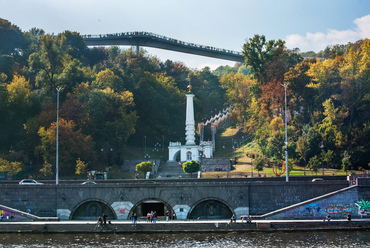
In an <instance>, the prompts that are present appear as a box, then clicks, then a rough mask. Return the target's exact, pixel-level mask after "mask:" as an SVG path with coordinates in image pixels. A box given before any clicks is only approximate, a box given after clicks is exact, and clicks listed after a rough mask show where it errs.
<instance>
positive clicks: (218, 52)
mask: <svg viewBox="0 0 370 248" xmlns="http://www.w3.org/2000/svg"><path fill="white" fill-rule="evenodd" d="M82 37H83V39H84V40H85V42H86V44H87V46H110V45H115V46H136V47H137V50H139V47H140V46H144V47H153V48H159V49H165V50H170V51H175V52H181V53H188V54H193V55H200V56H206V57H211V58H216V59H224V60H229V61H235V62H241V63H244V57H243V55H242V54H241V52H235V51H232V50H228V49H222V48H216V47H212V46H206V45H199V44H195V43H191V42H185V41H181V40H178V39H173V38H169V37H166V36H163V35H158V34H154V33H150V32H123V33H115V34H99V35H90V34H87V35H82Z"/></svg>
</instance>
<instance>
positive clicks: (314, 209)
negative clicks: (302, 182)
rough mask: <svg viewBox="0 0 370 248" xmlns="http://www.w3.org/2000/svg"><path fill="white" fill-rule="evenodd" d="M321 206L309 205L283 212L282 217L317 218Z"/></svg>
mask: <svg viewBox="0 0 370 248" xmlns="http://www.w3.org/2000/svg"><path fill="white" fill-rule="evenodd" d="M320 209H321V207H320V205H319V204H317V203H311V204H307V205H306V206H301V207H297V208H293V209H289V210H287V211H285V212H282V213H281V214H280V215H281V216H284V217H300V216H316V215H317V214H318V213H319V212H320Z"/></svg>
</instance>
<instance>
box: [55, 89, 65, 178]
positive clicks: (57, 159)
mask: <svg viewBox="0 0 370 248" xmlns="http://www.w3.org/2000/svg"><path fill="white" fill-rule="evenodd" d="M61 90H63V88H60V87H59V88H57V150H56V169H55V170H56V172H55V184H56V185H58V184H59V156H58V155H59V92H60V91H61Z"/></svg>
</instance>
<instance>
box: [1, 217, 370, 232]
mask: <svg viewBox="0 0 370 248" xmlns="http://www.w3.org/2000/svg"><path fill="white" fill-rule="evenodd" d="M318 230H321V231H323V230H325V231H335V230H370V219H354V220H352V221H347V220H346V219H333V220H331V221H330V222H328V221H323V220H256V221H253V220H252V223H246V222H245V221H244V222H242V221H241V220H237V221H236V222H235V223H234V222H233V223H230V220H187V221H178V220H175V221H168V222H167V221H157V223H149V222H146V221H138V222H137V225H136V226H133V224H132V222H131V221H128V220H113V221H111V224H105V225H104V224H103V225H99V224H98V223H97V222H95V221H37V222H13V221H9V222H7V221H1V222H0V233H181V232H188V233H192V232H197V233H200V232H203V233H205V232H207V233H209V232H215V233H219V232H224V233H225V232H273V231H289V232H291V231H318Z"/></svg>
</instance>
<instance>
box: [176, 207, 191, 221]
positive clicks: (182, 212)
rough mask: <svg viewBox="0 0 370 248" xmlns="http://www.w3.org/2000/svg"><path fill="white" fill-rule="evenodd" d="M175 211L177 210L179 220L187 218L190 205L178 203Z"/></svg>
mask: <svg viewBox="0 0 370 248" xmlns="http://www.w3.org/2000/svg"><path fill="white" fill-rule="evenodd" d="M173 211H175V213H176V218H177V219H178V220H186V218H187V216H188V213H189V211H190V207H189V206H188V205H176V206H174V207H173Z"/></svg>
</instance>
